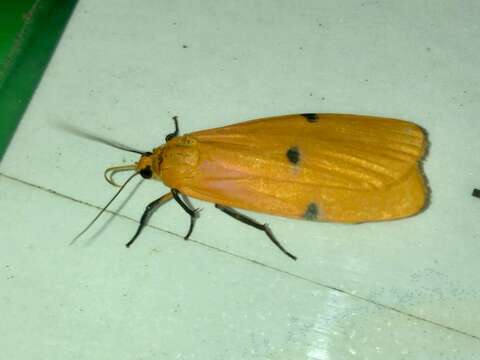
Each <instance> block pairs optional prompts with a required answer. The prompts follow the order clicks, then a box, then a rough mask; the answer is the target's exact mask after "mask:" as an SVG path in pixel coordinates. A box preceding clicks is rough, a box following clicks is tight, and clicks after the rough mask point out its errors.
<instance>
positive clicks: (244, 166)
mask: <svg viewBox="0 0 480 360" xmlns="http://www.w3.org/2000/svg"><path fill="white" fill-rule="evenodd" d="M179 147H182V149H183V150H187V149H188V151H190V152H192V151H193V152H194V153H195V155H194V156H193V157H192V156H191V157H190V161H189V162H188V164H186V163H185V164H181V165H179V158H178V156H173V157H172V154H177V155H179V154H180V155H181V152H178V150H179ZM425 147H426V139H425V134H424V132H423V130H422V129H421V128H420V127H418V126H417V125H415V124H413V123H410V122H406V121H401V120H394V119H386V118H378V117H369V116H358V115H344V114H304V115H288V116H278V117H272V118H265V119H259V120H252V121H247V122H244V123H239V124H234V125H231V126H226V127H222V128H217V129H210V130H204V131H199V132H194V133H191V134H188V135H185V136H182V137H179V138H177V139H174V140H172V141H171V142H168V143H167V144H166V145H165V159H164V160H165V165H167V166H166V167H165V169H164V170H163V171H162V172H163V174H162V177H163V178H164V182H165V184H166V185H168V186H170V187H174V188H177V189H178V190H180V191H181V192H182V193H184V194H186V195H189V196H192V197H194V198H198V199H201V200H206V201H209V202H214V203H219V204H222V205H227V206H231V207H236V208H242V209H247V210H253V211H258V212H263V213H269V214H274V215H281V216H286V217H292V218H304V219H307V220H319V221H334V222H346V223H357V222H365V221H377V220H388V219H396V218H402V217H406V216H410V215H413V214H415V213H417V212H419V211H420V210H421V209H422V208H423V207H424V205H425V202H426V197H427V189H426V185H425V181H424V178H423V174H422V171H421V169H420V167H419V166H420V165H419V162H420V160H421V159H422V156H423V154H424V152H425ZM169 154H170V155H169ZM180 157H181V156H180ZM169 158H170V159H174V158H175V162H176V164H173V163H172V164H171V165H170V166H168V159H169ZM192 159H194V160H192ZM180 162H181V161H180Z"/></svg>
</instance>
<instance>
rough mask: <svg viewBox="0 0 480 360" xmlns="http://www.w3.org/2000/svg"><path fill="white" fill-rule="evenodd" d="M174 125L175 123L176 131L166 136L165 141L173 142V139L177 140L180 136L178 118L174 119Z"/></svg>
mask: <svg viewBox="0 0 480 360" xmlns="http://www.w3.org/2000/svg"><path fill="white" fill-rule="evenodd" d="M172 119H173V121H174V123H175V131H174V132H172V133H170V134H168V135H167V136H165V141H169V140H172V139H173V138H176V137H177V136H178V133H179V130H178V118H177V117H176V116H174V117H172Z"/></svg>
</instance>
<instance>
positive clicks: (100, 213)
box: [69, 171, 140, 245]
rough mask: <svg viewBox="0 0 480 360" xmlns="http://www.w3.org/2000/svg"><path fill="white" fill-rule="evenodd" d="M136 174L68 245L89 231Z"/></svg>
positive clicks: (131, 177)
mask: <svg viewBox="0 0 480 360" xmlns="http://www.w3.org/2000/svg"><path fill="white" fill-rule="evenodd" d="M138 174H140V173H139V172H138V171H137V172H136V173H135V174H133V175H132V176H130V177H129V178H128V179H127V181H125V182H124V183H123V185H122V186H121V187H120V189H118V191H117V193H116V194H115V195H113V197H112V198H111V199H110V201H109V202H108V203H107V205H105V206H104V207H103V209H102V210H100V212H99V213H98V214H97V216H95V217H94V218H93V220H92V221H90V223H89V224H88V225H87V226H86V227H85V228H84V229H83V230H82V231H81V232H80V233H79V234H78V235H77V236H75V237H74V238H73V239H72V241H70V244H69V245H73V244H74V243H75V241H77V239H78V238H79V237H80V236H82V235H83V234H85V232H86V231H87V230H88V229H90V227H91V226H92V225H93V224H94V223H95V221H97V220H98V218H99V217H100V215H102V214H103V213H104V212H105V210H107V208H108V207H109V206H110V204H111V203H112V202H113V200H115V199H116V197H117V196H118V195H119V194H120V192H121V191H122V190H123V189H124V188H125V185H127V184H128V182H129V181H130V180H132V179H133V178H134V177H135V176H136V175H138Z"/></svg>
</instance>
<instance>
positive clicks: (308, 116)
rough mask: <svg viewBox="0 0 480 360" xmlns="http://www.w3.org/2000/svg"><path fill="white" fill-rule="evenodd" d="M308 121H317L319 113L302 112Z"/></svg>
mask: <svg viewBox="0 0 480 360" xmlns="http://www.w3.org/2000/svg"><path fill="white" fill-rule="evenodd" d="M301 116H303V117H304V118H305V119H307V121H308V122H317V121H318V114H301Z"/></svg>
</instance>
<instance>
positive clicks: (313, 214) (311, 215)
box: [303, 202, 318, 221]
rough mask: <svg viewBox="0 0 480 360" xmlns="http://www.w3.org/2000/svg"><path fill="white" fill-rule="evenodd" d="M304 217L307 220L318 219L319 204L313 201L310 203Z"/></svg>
mask: <svg viewBox="0 0 480 360" xmlns="http://www.w3.org/2000/svg"><path fill="white" fill-rule="evenodd" d="M303 217H304V218H305V219H306V220H310V221H315V220H318V206H317V204H315V203H313V202H312V203H310V204H308V207H307V211H305V214H304V215H303Z"/></svg>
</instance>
